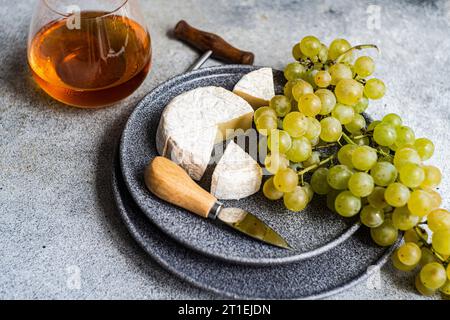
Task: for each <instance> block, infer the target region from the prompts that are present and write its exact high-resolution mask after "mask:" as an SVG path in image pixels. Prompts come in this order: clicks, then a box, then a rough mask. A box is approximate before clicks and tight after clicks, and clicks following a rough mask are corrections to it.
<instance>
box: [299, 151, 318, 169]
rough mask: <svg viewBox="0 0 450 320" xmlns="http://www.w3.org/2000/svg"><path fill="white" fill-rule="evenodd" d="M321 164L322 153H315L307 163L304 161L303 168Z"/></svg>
mask: <svg viewBox="0 0 450 320" xmlns="http://www.w3.org/2000/svg"><path fill="white" fill-rule="evenodd" d="M319 163H320V152H318V151H313V152H312V153H311V156H310V157H309V158H308V159H306V160H305V161H303V166H304V167H305V168H308V167H311V166H315V165H319Z"/></svg>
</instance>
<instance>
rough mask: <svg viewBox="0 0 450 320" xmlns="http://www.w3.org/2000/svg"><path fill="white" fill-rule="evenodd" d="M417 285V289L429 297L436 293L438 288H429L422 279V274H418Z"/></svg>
mask: <svg viewBox="0 0 450 320" xmlns="http://www.w3.org/2000/svg"><path fill="white" fill-rule="evenodd" d="M415 285H416V289H417V291H419V293H420V294H421V295H423V296H426V297H429V296H432V295H434V294H435V293H436V290H432V289H429V288H427V287H425V286H424V285H423V283H422V281H420V274H418V275H417V276H416V280H415Z"/></svg>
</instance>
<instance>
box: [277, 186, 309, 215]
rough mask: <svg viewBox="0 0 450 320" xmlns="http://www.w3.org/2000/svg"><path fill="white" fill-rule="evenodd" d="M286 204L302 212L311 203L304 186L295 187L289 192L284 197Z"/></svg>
mask: <svg viewBox="0 0 450 320" xmlns="http://www.w3.org/2000/svg"><path fill="white" fill-rule="evenodd" d="M283 200H284V205H285V206H286V208H288V209H289V210H291V211H294V212H300V211H302V210H304V209H305V208H306V206H307V205H308V203H309V198H308V195H307V194H306V192H305V190H304V189H303V188H302V187H299V186H297V187H295V188H294V190H293V191H292V192H287V193H285V194H284V197H283Z"/></svg>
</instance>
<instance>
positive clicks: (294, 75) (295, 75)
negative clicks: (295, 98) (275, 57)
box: [284, 62, 306, 81]
mask: <svg viewBox="0 0 450 320" xmlns="http://www.w3.org/2000/svg"><path fill="white" fill-rule="evenodd" d="M305 73H306V68H305V67H304V66H303V65H302V64H300V63H299V62H292V63H290V64H288V65H287V66H286V68H285V69H284V77H285V78H286V79H287V80H288V81H293V80H298V79H301V78H302V77H303V76H304V74H305Z"/></svg>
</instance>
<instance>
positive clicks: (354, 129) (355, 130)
mask: <svg viewBox="0 0 450 320" xmlns="http://www.w3.org/2000/svg"><path fill="white" fill-rule="evenodd" d="M365 127H366V119H365V118H364V117H363V116H362V115H360V114H356V115H355V117H354V118H353V120H352V122H350V123H348V124H346V125H345V129H347V131H348V132H350V133H352V134H359V133H361V131H362V130H363V129H364V128H365Z"/></svg>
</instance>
